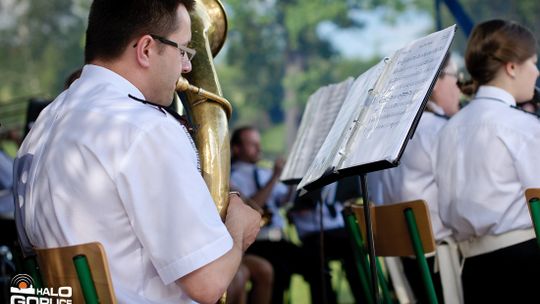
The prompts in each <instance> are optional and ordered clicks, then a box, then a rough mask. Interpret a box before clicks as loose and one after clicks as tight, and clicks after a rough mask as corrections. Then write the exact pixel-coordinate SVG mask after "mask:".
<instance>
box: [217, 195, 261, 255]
mask: <svg viewBox="0 0 540 304" xmlns="http://www.w3.org/2000/svg"><path fill="white" fill-rule="evenodd" d="M260 222H261V214H260V213H259V212H257V211H256V210H254V209H253V208H251V207H250V206H248V205H246V204H245V203H244V202H243V201H242V199H241V198H240V196H239V195H236V194H231V195H230V197H229V208H228V209H227V217H226V219H225V226H226V227H227V229H228V230H229V233H230V234H231V236H232V237H233V239H234V244H235V246H236V245H240V246H242V247H241V248H242V251H245V250H246V249H247V248H248V247H249V245H251V244H252V243H253V242H254V241H255V238H256V237H257V234H258V233H259V228H260Z"/></svg>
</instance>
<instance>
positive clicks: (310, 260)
mask: <svg viewBox="0 0 540 304" xmlns="http://www.w3.org/2000/svg"><path fill="white" fill-rule="evenodd" d="M231 155H232V164H231V188H234V189H235V190H238V191H240V193H241V194H242V196H244V197H246V198H248V199H249V200H250V201H251V202H252V203H253V204H255V205H257V206H259V207H260V208H262V209H263V210H266V211H267V213H268V214H269V219H268V221H267V223H266V225H264V226H263V227H262V228H261V231H260V233H259V235H258V236H257V240H256V241H255V242H254V243H253V245H252V246H251V247H250V248H249V250H248V251H247V253H249V254H253V255H257V256H261V257H264V258H265V259H267V260H268V261H269V262H270V263H271V264H272V266H273V268H274V288H273V291H272V303H278V304H279V303H282V302H283V293H284V291H285V290H286V289H287V288H288V286H289V284H290V279H291V275H292V274H294V273H298V274H301V275H303V276H304V278H305V279H306V281H308V282H309V283H310V285H311V287H312V288H311V291H312V294H313V293H314V292H316V291H317V290H320V288H317V287H313V285H314V284H318V283H319V282H320V280H319V279H318V278H317V277H316V267H317V265H318V264H317V260H316V256H315V253H309V252H304V251H303V250H302V248H300V247H299V246H297V245H295V244H293V243H291V242H290V241H288V240H287V239H286V237H285V234H284V225H285V219H284V218H283V216H282V215H281V214H280V211H279V208H280V207H281V206H283V204H285V203H286V202H287V201H288V200H289V198H290V197H291V192H292V191H291V189H289V188H288V187H287V186H286V185H284V184H282V183H280V182H279V177H280V175H281V171H282V169H283V165H284V163H283V161H282V160H277V161H276V162H275V164H274V169H273V170H269V169H265V168H261V167H259V166H258V165H257V162H258V161H259V160H260V158H261V148H260V134H259V131H257V129H255V128H254V127H252V126H245V127H240V128H238V129H236V130H234V132H233V133H232V136H231ZM315 295H317V296H316V297H312V299H314V300H320V296H318V294H316V293H315Z"/></svg>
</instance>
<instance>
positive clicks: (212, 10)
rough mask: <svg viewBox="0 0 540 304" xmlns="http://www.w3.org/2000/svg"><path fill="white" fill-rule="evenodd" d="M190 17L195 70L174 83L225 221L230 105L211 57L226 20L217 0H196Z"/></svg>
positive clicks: (221, 41)
mask: <svg viewBox="0 0 540 304" xmlns="http://www.w3.org/2000/svg"><path fill="white" fill-rule="evenodd" d="M190 17H191V33H192V36H191V47H192V48H194V49H195V50H196V51H197V56H195V57H193V59H192V61H191V63H192V65H193V67H194V69H193V70H192V71H191V72H190V73H187V74H185V75H183V76H184V77H185V78H184V77H180V79H179V80H178V81H177V90H179V91H185V97H186V98H185V100H183V101H184V102H183V104H184V109H185V112H186V113H185V114H187V116H188V117H189V120H190V121H191V122H192V124H193V125H194V126H195V129H196V132H195V134H194V136H193V140H194V141H195V145H196V146H197V149H198V151H199V156H200V161H201V173H202V176H203V178H204V181H205V182H206V185H207V186H208V190H209V191H210V194H211V195H212V199H213V200H214V203H215V204H216V208H217V209H218V211H219V213H220V216H221V218H222V219H225V216H226V212H227V207H228V205H229V175H230V165H231V159H230V143H229V124H228V122H229V118H230V117H231V113H232V106H231V104H230V103H229V102H228V101H227V100H226V99H225V98H223V97H221V95H223V94H222V93H221V86H220V84H219V80H218V77H217V73H216V70H215V67H214V61H213V57H214V56H215V55H217V53H218V52H219V50H220V49H221V47H222V46H223V44H224V42H225V38H226V33H227V17H226V14H225V9H224V7H223V4H222V3H221V2H220V1H219V0H196V1H195V6H194V9H193V10H192V11H191V12H190ZM201 88H204V90H203V89H201Z"/></svg>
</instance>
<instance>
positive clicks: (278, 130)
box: [0, 0, 540, 159]
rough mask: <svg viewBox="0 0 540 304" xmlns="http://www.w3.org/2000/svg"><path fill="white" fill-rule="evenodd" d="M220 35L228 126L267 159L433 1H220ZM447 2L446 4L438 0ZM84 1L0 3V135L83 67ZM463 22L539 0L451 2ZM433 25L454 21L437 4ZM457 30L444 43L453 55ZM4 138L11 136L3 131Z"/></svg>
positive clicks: (524, 11) (409, 31)
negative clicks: (324, 90)
mask: <svg viewBox="0 0 540 304" xmlns="http://www.w3.org/2000/svg"><path fill="white" fill-rule="evenodd" d="M223 2H224V4H225V7H226V10H227V14H228V20H229V32H228V38H227V42H226V44H225V47H224V49H223V50H222V51H221V52H220V54H219V55H218V56H217V57H216V58H215V62H216V69H217V71H218V75H219V77H220V82H221V86H222V89H223V93H224V95H225V97H226V98H227V99H229V100H230V101H231V103H232V104H233V106H234V115H233V117H232V120H231V123H230V125H231V127H235V126H238V125H244V124H253V125H255V126H257V127H258V128H259V129H260V130H261V131H262V134H263V149H264V153H265V156H266V158H267V159H273V158H274V157H276V156H278V155H284V156H286V153H287V149H288V148H289V147H290V146H291V145H292V143H293V141H294V138H295V135H296V129H297V127H298V125H299V122H300V119H301V115H302V111H303V108H304V106H305V103H306V101H307V99H308V97H309V95H310V94H312V93H313V92H315V90H316V89H318V88H319V87H321V86H323V85H327V84H330V83H336V82H340V81H342V80H344V79H345V78H347V77H349V76H352V77H356V76H358V75H360V74H361V73H363V72H364V71H365V70H366V69H368V68H369V67H371V66H372V65H373V64H374V63H375V62H377V61H378V60H380V58H382V57H383V56H385V55H390V54H391V51H393V50H395V49H397V48H399V47H401V46H403V45H404V44H406V43H407V42H409V41H410V40H412V39H414V38H416V37H420V36H423V35H425V34H427V33H429V32H432V31H435V30H436V22H435V16H436V14H435V12H436V10H435V7H436V3H438V2H441V0H281V1H278V0H224V1H223ZM447 2H455V0H453V1H447ZM90 3H91V1H90V0H47V1H37V0H0V67H1V68H0V122H1V123H2V125H3V126H2V128H1V129H0V131H1V132H0V133H2V136H3V137H4V138H6V137H7V134H9V132H10V131H11V132H12V131H13V129H15V130H17V128H22V125H23V120H24V113H23V112H24V109H25V106H26V103H27V102H28V100H29V99H30V98H44V99H52V98H54V97H55V96H56V95H58V94H59V93H60V92H61V90H62V87H63V82H64V80H65V78H66V77H67V76H68V75H69V74H70V73H71V72H72V71H74V70H75V69H77V68H79V67H80V66H82V65H83V46H84V34H85V26H86V18H87V15H88V9H89V7H90ZM460 3H461V5H462V6H463V8H464V10H465V13H467V14H468V15H469V16H470V18H471V19H472V21H473V22H480V21H482V20H486V19H491V18H496V17H501V18H507V19H514V20H517V21H519V22H521V23H523V24H525V25H527V26H528V27H530V28H531V29H533V31H535V33H536V34H537V38H538V33H539V29H540V18H539V14H540V1H537V0H520V1H505V0H492V1H487V0H468V1H460ZM440 13H441V19H440V20H441V26H442V27H446V26H449V25H451V24H454V23H456V21H455V20H454V18H453V17H452V15H451V14H450V12H449V10H448V8H447V6H445V5H441V6H440ZM465 43H466V38H465V35H464V34H463V33H462V32H461V33H458V34H457V35H456V41H455V43H454V46H453V48H452V50H453V53H454V54H455V56H456V57H457V58H459V57H460V55H461V54H462V53H463V50H464V45H465ZM11 135H12V134H11Z"/></svg>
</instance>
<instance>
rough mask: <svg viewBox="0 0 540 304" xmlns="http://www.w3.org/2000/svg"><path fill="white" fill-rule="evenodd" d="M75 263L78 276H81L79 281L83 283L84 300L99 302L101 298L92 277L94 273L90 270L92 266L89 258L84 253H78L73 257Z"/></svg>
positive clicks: (95, 303) (89, 303)
mask: <svg viewBox="0 0 540 304" xmlns="http://www.w3.org/2000/svg"><path fill="white" fill-rule="evenodd" d="M73 264H74V265H75V269H76V270H77V276H78V277H79V283H80V284H81V290H82V292H83V296H84V300H85V302H86V304H98V303H99V298H98V295H97V291H96V286H95V285H94V280H93V279H92V273H91V272H90V266H89V265H88V260H87V259H86V256H84V255H77V256H74V257H73Z"/></svg>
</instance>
